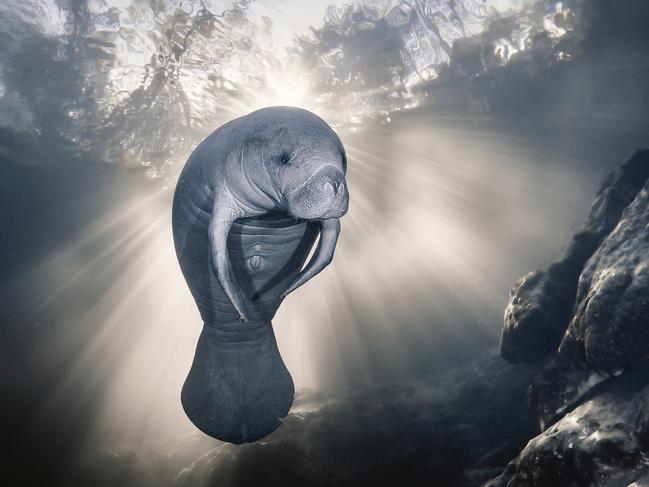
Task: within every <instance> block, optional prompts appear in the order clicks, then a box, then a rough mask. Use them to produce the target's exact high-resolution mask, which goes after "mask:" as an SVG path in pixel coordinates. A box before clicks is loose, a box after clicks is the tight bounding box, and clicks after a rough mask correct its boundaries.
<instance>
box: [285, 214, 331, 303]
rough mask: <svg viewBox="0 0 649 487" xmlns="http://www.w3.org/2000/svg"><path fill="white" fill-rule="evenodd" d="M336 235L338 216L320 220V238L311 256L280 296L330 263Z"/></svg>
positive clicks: (293, 289) (294, 288) (292, 289)
mask: <svg viewBox="0 0 649 487" xmlns="http://www.w3.org/2000/svg"><path fill="white" fill-rule="evenodd" d="M338 235H340V220H339V219H338V218H330V219H328V220H325V221H323V222H322V224H321V225H320V240H319V241H318V247H317V248H316V251H315V253H314V254H313V257H312V258H311V260H310V261H309V263H308V264H307V266H306V267H305V268H304V269H303V270H302V272H300V273H299V274H298V275H297V277H296V278H295V280H294V281H293V282H292V283H291V285H290V286H289V287H288V288H286V291H284V292H283V293H282V298H284V297H286V295H287V294H289V293H290V292H293V291H295V290H296V289H297V288H298V287H300V286H301V285H302V284H304V283H306V282H307V281H308V280H309V279H311V278H312V277H314V276H316V275H317V274H318V273H319V272H320V271H322V269H324V268H325V267H327V266H328V265H329V264H330V263H331V260H332V259H333V257H334V251H335V250H336V242H337V241H338Z"/></svg>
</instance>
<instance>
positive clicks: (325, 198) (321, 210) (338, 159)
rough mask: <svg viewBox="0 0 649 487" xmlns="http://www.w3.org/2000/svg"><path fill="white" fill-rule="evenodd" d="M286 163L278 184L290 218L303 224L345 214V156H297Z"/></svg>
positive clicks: (326, 154) (298, 154) (328, 154)
mask: <svg viewBox="0 0 649 487" xmlns="http://www.w3.org/2000/svg"><path fill="white" fill-rule="evenodd" d="M286 160H287V162H286V167H285V168H284V169H282V170H281V171H280V174H281V183H280V184H282V187H283V196H284V198H285V202H286V211H287V212H288V213H289V214H290V215H292V216H294V217H295V218H298V219H302V220H327V219H329V218H340V217H341V216H343V215H344V214H345V213H347V208H348V206H349V193H348V191H347V184H346V182H345V155H344V153H342V154H336V153H325V154H323V155H301V154H300V153H297V154H294V155H293V156H292V157H291V158H287V159H286Z"/></svg>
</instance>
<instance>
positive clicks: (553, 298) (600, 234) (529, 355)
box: [500, 150, 649, 363]
mask: <svg viewBox="0 0 649 487" xmlns="http://www.w3.org/2000/svg"><path fill="white" fill-rule="evenodd" d="M648 178H649V151H647V150H645V151H641V152H638V153H636V154H635V155H634V156H633V157H632V158H631V159H630V160H629V161H628V162H627V163H626V164H624V165H623V166H622V168H621V169H620V170H619V171H618V172H616V173H615V174H613V175H611V176H610V177H609V178H608V179H607V180H606V181H605V182H604V184H603V185H602V187H601V189H600V190H599V192H598V193H597V199H596V200H595V203H594V204H593V206H592V208H591V210H590V213H589V215H588V218H587V220H586V223H585V225H584V228H583V229H582V230H581V231H580V232H579V233H578V234H577V235H575V237H574V238H573V240H572V242H571V244H570V246H569V248H568V250H567V251H566V253H565V255H564V257H563V258H562V259H561V260H559V261H557V262H555V263H553V264H552V265H551V266H550V267H549V268H548V270H547V272H542V271H534V272H532V273H530V274H528V275H527V276H525V277H523V278H521V279H520V280H519V281H518V282H516V284H515V285H514V288H513V289H512V292H511V298H510V301H509V304H508V306H507V308H506V310H505V324H504V327H503V330H502V335H501V346H500V350H501V354H502V356H503V357H504V358H506V359H507V360H509V361H512V362H526V363H529V362H535V361H538V360H540V359H542V358H544V357H547V356H548V354H550V353H552V352H554V351H556V349H557V346H558V345H559V343H560V341H561V339H562V337H563V335H564V333H565V331H566V328H567V327H568V324H569V323H570V320H571V316H572V310H573V306H574V303H575V297H576V294H577V286H578V283H579V278H580V274H581V273H582V271H583V270H584V265H585V264H586V262H587V261H588V259H589V258H590V257H591V256H592V255H593V254H594V253H595V251H596V250H597V249H598V247H599V246H600V244H601V243H602V241H603V240H604V239H605V238H606V237H607V236H608V235H609V233H611V231H612V230H613V229H614V228H615V226H616V225H617V223H618V221H619V220H620V217H621V215H622V211H623V210H624V208H626V207H627V206H628V205H629V204H630V203H631V202H632V201H633V199H634V198H635V197H636V195H637V194H638V191H640V189H641V188H642V186H643V184H644V182H645V181H646V180H647V179H648Z"/></svg>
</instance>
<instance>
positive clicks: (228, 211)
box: [208, 191, 248, 321]
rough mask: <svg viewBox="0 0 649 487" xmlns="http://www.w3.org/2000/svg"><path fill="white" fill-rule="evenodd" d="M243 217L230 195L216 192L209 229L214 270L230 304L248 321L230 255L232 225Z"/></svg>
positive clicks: (242, 318) (240, 316)
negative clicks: (229, 243) (229, 244)
mask: <svg viewBox="0 0 649 487" xmlns="http://www.w3.org/2000/svg"><path fill="white" fill-rule="evenodd" d="M241 216H242V215H241V214H240V211H238V210H237V205H236V202H235V201H234V199H233V198H232V196H231V195H230V194H229V193H227V192H225V191H217V192H215V195H214V209H213V210H212V219H211V220H210V225H209V228H208V235H209V239H210V255H211V257H212V269H213V270H214V273H215V274H216V279H217V280H218V281H219V284H221V287H222V288H223V292H225V295H226V296H227V297H228V299H229V300H230V303H232V306H234V309H235V310H236V311H237V313H238V314H239V318H241V320H243V321H248V317H247V316H246V314H245V312H244V305H243V294H242V292H241V290H240V289H239V286H237V282H236V280H235V277H234V272H233V271H232V265H231V264H230V256H229V254H228V233H229V232H230V228H231V227H232V223H234V221H235V220H236V219H237V218H240V217H241Z"/></svg>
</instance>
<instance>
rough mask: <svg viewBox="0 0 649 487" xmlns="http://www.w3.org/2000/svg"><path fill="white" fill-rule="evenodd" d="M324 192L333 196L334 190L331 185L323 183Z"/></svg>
mask: <svg viewBox="0 0 649 487" xmlns="http://www.w3.org/2000/svg"><path fill="white" fill-rule="evenodd" d="M324 191H325V193H327V194H333V193H334V191H335V190H334V187H333V185H332V184H331V183H329V182H327V183H324Z"/></svg>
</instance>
